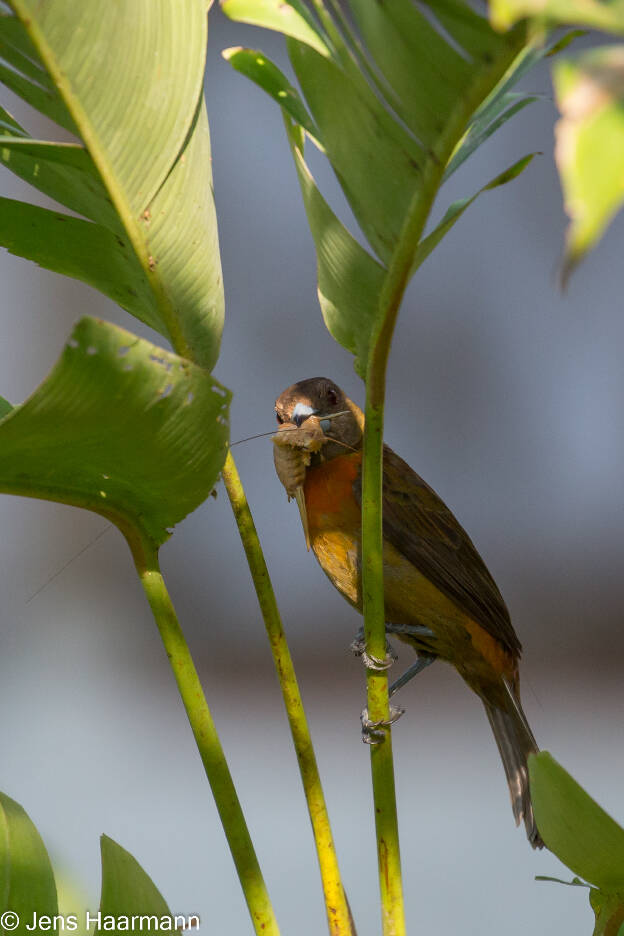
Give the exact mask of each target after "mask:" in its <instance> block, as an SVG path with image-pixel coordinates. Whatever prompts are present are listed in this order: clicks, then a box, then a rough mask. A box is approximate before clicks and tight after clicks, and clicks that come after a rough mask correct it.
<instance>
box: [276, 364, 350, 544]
mask: <svg viewBox="0 0 624 936" xmlns="http://www.w3.org/2000/svg"><path fill="white" fill-rule="evenodd" d="M275 415H276V416H277V422H278V424H279V425H278V429H277V432H276V434H275V435H274V436H273V442H274V443H275V444H274V448H273V455H274V460H275V469H276V471H277V475H278V477H279V479H280V481H281V482H282V484H283V485H284V487H285V488H286V492H287V494H288V496H289V497H296V498H297V499H298V501H301V503H300V505H299V506H300V510H302V511H303V509H304V508H303V501H302V495H301V491H302V486H303V483H304V480H305V476H306V471H307V469H308V467H309V466H310V465H314V464H315V463H318V462H319V461H327V460H328V459H330V458H336V457H337V456H338V455H345V454H349V453H350V452H353V451H358V450H359V449H360V448H361V446H362V432H363V429H364V415H363V413H362V411H361V410H360V409H359V407H357V406H356V405H355V403H353V402H352V401H351V400H350V399H349V398H348V397H347V396H346V395H345V394H344V393H343V392H342V390H341V389H340V387H338V386H337V385H336V384H335V383H334V382H333V380H329V379H328V378H327V377H311V378H309V379H308V380H300V381H299V382H298V383H296V384H293V385H292V386H291V387H288V388H287V389H286V390H284V391H283V393H280V395H279V396H278V398H277V400H276V401H275ZM302 520H304V528H305V526H306V524H305V519H304V515H303V513H302Z"/></svg>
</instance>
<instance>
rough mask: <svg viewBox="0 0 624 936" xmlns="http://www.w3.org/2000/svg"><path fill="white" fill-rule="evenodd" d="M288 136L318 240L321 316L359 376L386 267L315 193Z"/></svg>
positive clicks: (299, 150)
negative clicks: (353, 361) (353, 363)
mask: <svg viewBox="0 0 624 936" xmlns="http://www.w3.org/2000/svg"><path fill="white" fill-rule="evenodd" d="M289 137H290V142H291V148H292V153H293V157H294V160H295V166H296V168H297V174H298V176H299V183H300V186H301V192H302V195H303V202H304V205H305V209H306V213H307V216H308V223H309V225H310V230H311V232H312V236H313V238H314V243H315V245H316V258H317V270H318V297H319V302H320V306H321V312H322V314H323V319H324V321H325V324H326V326H327V328H328V330H329V332H330V334H331V335H333V337H334V338H335V339H336V341H337V342H338V343H339V344H341V345H342V346H343V348H346V349H347V350H348V351H351V353H352V354H353V355H354V356H355V370H356V371H357V373H358V374H360V376H361V377H363V376H364V372H365V369H366V361H367V359H368V353H369V340H370V334H371V331H372V323H373V320H374V316H375V313H376V309H377V304H378V301H379V294H380V291H381V288H382V284H383V279H384V273H385V271H384V269H383V267H382V266H381V265H380V264H378V263H377V261H376V260H375V259H374V258H373V257H371V255H370V254H369V253H367V252H366V251H365V250H364V248H363V247H361V246H360V244H358V242H357V241H356V240H355V238H354V237H352V236H351V234H350V233H349V232H348V231H347V229H346V228H345V226H344V225H343V224H342V222H341V221H339V220H338V218H337V217H336V215H335V214H334V212H333V211H332V210H331V208H330V207H329V205H328V204H327V202H326V201H325V199H324V198H323V196H322V195H321V193H320V192H319V190H318V187H317V185H316V183H315V181H314V178H313V177H312V174H311V173H310V170H309V169H308V166H307V165H306V162H305V160H304V158H303V143H302V139H301V138H300V139H299V140H298V139H297V133H296V130H295V129H293V128H292V127H291V129H290V134H289Z"/></svg>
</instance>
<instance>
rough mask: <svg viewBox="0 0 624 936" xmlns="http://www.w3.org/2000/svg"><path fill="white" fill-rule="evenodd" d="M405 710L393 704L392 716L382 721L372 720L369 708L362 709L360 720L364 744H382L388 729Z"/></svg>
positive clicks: (391, 707)
mask: <svg viewBox="0 0 624 936" xmlns="http://www.w3.org/2000/svg"><path fill="white" fill-rule="evenodd" d="M404 712H405V709H404V708H399V707H398V706H396V705H391V706H390V718H387V719H383V720H382V721H371V720H370V718H369V717H368V709H367V708H364V709H362V714H361V715H360V721H361V722H362V741H363V742H364V744H381V743H382V742H383V741H385V740H386V731H387V729H388V728H391V727H392V725H394V723H395V722H396V721H398V720H399V718H400V717H401V715H403V714H404Z"/></svg>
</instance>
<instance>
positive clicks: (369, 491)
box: [362, 27, 524, 936]
mask: <svg viewBox="0 0 624 936" xmlns="http://www.w3.org/2000/svg"><path fill="white" fill-rule="evenodd" d="M523 37H524V32H523V29H522V27H518V28H516V29H515V30H512V31H511V32H510V33H509V39H510V44H509V48H508V49H507V50H506V51H505V53H504V54H503V55H501V57H500V59H499V60H498V61H496V62H494V63H493V65H492V66H491V68H490V69H488V70H487V71H486V72H485V73H484V74H482V75H481V76H480V78H479V79H478V80H477V81H476V82H475V83H474V84H473V86H472V87H471V88H469V89H468V91H467V93H466V96H465V97H464V98H463V99H462V101H461V102H460V104H459V106H458V107H457V108H456V109H455V111H454V112H453V113H452V114H450V115H449V118H448V120H447V122H446V126H445V130H444V132H443V133H442V134H441V135H440V138H439V139H438V141H437V142H436V146H435V150H434V151H433V152H432V153H431V154H430V155H429V157H428V158H427V160H426V162H425V165H424V167H423V175H422V180H421V184H420V185H419V187H418V189H417V191H416V192H415V193H414V196H413V198H412V201H411V204H410V205H409V207H408V210H407V213H406V217H405V222H404V224H403V228H402V230H401V233H400V235H399V238H398V241H397V244H396V247H395V249H394V252H393V254H392V259H391V262H390V264H389V266H388V272H387V274H386V277H385V281H384V285H383V289H382V292H381V296H380V300H379V308H378V313H377V317H376V323H377V325H376V329H375V332H374V334H373V336H372V340H371V345H370V353H369V358H368V362H367V369H366V410H365V426H364V454H363V466H362V470H363V477H362V595H363V610H364V632H365V636H366V649H367V651H368V653H369V654H371V655H372V656H375V657H379V658H383V656H384V655H385V633H384V631H385V615H384V595H383V535H382V488H383V467H382V466H383V424H384V402H385V386H386V370H387V365H388V355H389V353H390V346H391V343H392V336H393V334H394V327H395V325H396V320H397V317H398V314H399V309H400V306H401V302H402V299H403V294H404V292H405V288H406V286H407V284H408V282H409V278H410V275H411V273H412V272H413V263H414V255H415V252H416V249H417V247H418V243H419V241H420V238H421V237H422V233H423V231H424V227H425V224H426V221H427V218H428V216H429V212H430V211H431V206H432V204H433V201H434V199H435V196H436V195H437V192H438V189H439V187H440V184H441V182H442V177H443V172H444V169H445V167H446V164H447V162H448V159H449V157H450V155H451V153H452V151H453V148H454V146H455V144H456V142H457V140H458V139H459V138H460V136H461V134H462V133H463V132H464V129H465V126H466V124H467V122H468V120H469V118H470V115H471V114H472V113H473V111H474V110H475V108H476V107H477V106H478V104H479V103H480V101H481V100H482V99H483V98H484V97H485V95H486V94H487V93H489V91H490V90H491V88H492V87H494V85H495V84H496V83H497V81H498V80H499V79H500V77H501V75H502V74H503V73H504V71H505V69H506V68H507V67H508V65H509V64H510V62H511V60H512V59H513V58H514V56H515V55H516V54H517V52H518V51H519V49H520V48H521V45H522V41H523ZM367 690H368V714H369V718H370V719H371V720H372V721H382V720H383V721H385V720H386V719H387V718H388V717H389V698H388V680H387V674H386V673H374V672H370V671H369V673H368V676H367ZM371 771H372V780H373V799H374V804H375V824H376V832H377V856H378V862H379V881H380V889H381V899H382V922H383V932H384V936H404V934H405V915H404V909H403V891H402V882H401V857H400V850H399V833H398V821H397V809H396V797H395V784H394V769H393V763H392V747H391V739H390V730H389V729H388V731H387V734H386V738H385V740H384V741H383V743H382V744H380V745H377V746H373V747H372V748H371Z"/></svg>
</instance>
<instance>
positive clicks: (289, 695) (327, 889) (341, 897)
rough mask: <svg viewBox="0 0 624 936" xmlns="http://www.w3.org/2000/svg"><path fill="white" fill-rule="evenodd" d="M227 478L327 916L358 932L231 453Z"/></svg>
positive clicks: (334, 932) (334, 924)
mask: <svg viewBox="0 0 624 936" xmlns="http://www.w3.org/2000/svg"><path fill="white" fill-rule="evenodd" d="M222 473H223V481H224V483H225V488H226V491H227V494H228V497H229V499H230V503H231V505H232V510H233V512H234V518H235V520H236V524H237V526H238V531H239V533H240V537H241V540H242V543H243V547H244V549H245V555H246V556H247V562H248V564H249V570H250V572H251V577H252V579H253V583H254V587H255V589H256V595H257V596H258V602H259V604H260V609H261V611H262V616H263V618H264V623H265V626H266V630H267V634H268V637H269V642H270V644H271V651H272V653H273V660H274V662H275V669H276V670H277V676H278V679H279V683H280V687H281V689H282V695H283V697H284V705H285V706H286V714H287V715H288V723H289V725H290V730H291V733H292V738H293V743H294V746H295V751H296V754H297V760H298V762H299V770H300V772H301V780H302V782H303V789H304V792H305V797H306V802H307V804H308V811H309V813H310V821H311V823H312V830H313V833H314V841H315V843H316V851H317V855H318V861H319V866H320V871H321V879H322V883H323V892H324V895H325V905H326V908H327V921H328V924H329V932H330V934H331V936H347V934H355V928H354V926H353V920H352V918H351V913H350V910H349V905H348V903H347V899H346V896H345V893H344V889H343V886H342V882H341V879H340V870H339V868H338V860H337V857H336V849H335V847H334V841H333V837H332V833H331V827H330V824H329V816H328V814H327V806H326V803H325V796H324V794H323V788H322V785H321V778H320V776H319V772H318V766H317V763H316V756H315V754H314V748H313V747H312V738H311V737H310V730H309V728H308V723H307V720H306V717H305V712H304V709H303V702H302V701H301V693H300V692H299V686H298V684H297V679H296V676H295V670H294V667H293V662H292V658H291V656H290V651H289V649H288V644H287V642H286V635H285V633H284V628H283V626H282V621H281V618H280V614H279V610H278V607H277V601H276V599H275V593H274V591H273V586H272V584H271V579H270V577H269V571H268V569H267V565H266V562H265V559H264V555H263V553H262V548H261V546H260V540H259V539H258V534H257V532H256V527H255V524H254V521H253V517H252V515H251V511H250V509H249V505H248V503H247V498H246V497H245V492H244V490H243V486H242V484H241V480H240V477H239V474H238V470H237V468H236V463H235V462H234V459H233V457H232V454H231V452H228V455H227V458H226V460H225V465H224V467H223V472H222Z"/></svg>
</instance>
